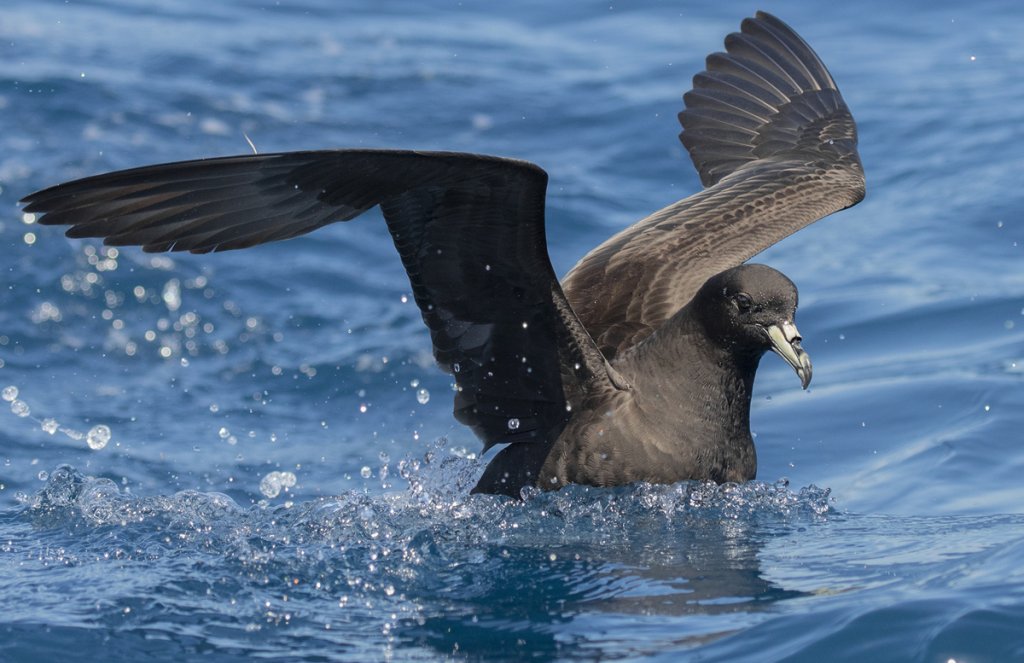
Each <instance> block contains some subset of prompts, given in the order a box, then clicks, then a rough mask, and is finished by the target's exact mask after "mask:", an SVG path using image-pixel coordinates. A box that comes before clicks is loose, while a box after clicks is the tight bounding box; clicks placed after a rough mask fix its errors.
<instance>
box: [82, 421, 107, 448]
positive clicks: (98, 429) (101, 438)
mask: <svg viewBox="0 0 1024 663" xmlns="http://www.w3.org/2000/svg"><path fill="white" fill-rule="evenodd" d="M107 442H110V427H109V426H104V425H103V424H100V425H98V426H93V427H92V428H90V429H89V432H88V433H87V434H86V436H85V443H86V444H88V445H89V448H90V449H93V450H97V451H98V450H99V449H102V448H103V447H105V446H107Z"/></svg>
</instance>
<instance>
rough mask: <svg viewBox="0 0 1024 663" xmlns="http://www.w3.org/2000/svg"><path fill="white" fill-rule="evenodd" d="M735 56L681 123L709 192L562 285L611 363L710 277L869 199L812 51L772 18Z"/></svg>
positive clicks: (848, 132)
mask: <svg viewBox="0 0 1024 663" xmlns="http://www.w3.org/2000/svg"><path fill="white" fill-rule="evenodd" d="M725 47H726V51H727V52H726V53H713V54H712V55H710V56H708V59H707V70H706V71H703V72H701V73H699V74H697V76H695V77H694V79H693V89H692V90H691V91H689V92H687V93H686V95H685V96H684V100H685V103H686V110H684V111H683V112H682V113H680V114H679V119H680V122H681V123H682V125H683V132H682V133H681V134H680V139H681V140H682V142H683V145H685V146H686V149H687V150H689V152H690V156H691V158H692V159H693V163H694V166H696V168H697V170H698V172H699V173H700V178H701V182H702V183H703V184H704V186H705V187H706V188H705V189H704V190H703V191H701V192H699V193H696V194H694V195H692V196H690V197H689V198H686V199H684V200H681V201H679V202H677V203H675V204H673V205H670V206H668V207H666V208H664V209H662V210H660V211H658V212H655V213H654V214H652V215H651V216H649V217H647V218H646V219H643V220H642V221H639V222H638V223H636V224H634V225H633V226H630V227H629V228H627V229H625V230H623V231H622V232H620V233H619V234H617V235H615V236H614V237H612V238H610V239H609V240H607V241H606V242H604V243H603V244H601V245H600V246H599V247H597V248H596V249H594V250H593V251H591V252H590V253H588V254H587V255H586V256H585V257H584V258H583V259H582V260H581V261H580V262H579V263H578V264H577V265H576V266H575V267H574V268H573V269H572V270H571V271H570V272H569V274H568V275H567V276H566V277H565V279H564V280H563V282H562V287H563V289H564V290H565V294H566V296H567V297H568V299H569V301H570V303H571V304H572V306H573V309H574V310H575V311H576V312H577V314H578V315H579V318H580V321H581V322H582V323H583V324H584V326H585V327H586V328H587V330H588V331H589V332H590V334H591V335H592V336H593V337H594V339H595V340H596V341H597V343H598V345H599V346H600V347H601V349H602V351H603V352H604V353H605V354H606V356H609V357H610V356H613V355H615V354H617V353H619V352H621V351H622V350H624V349H626V348H628V347H630V346H632V345H634V344H635V343H637V342H638V341H640V340H642V339H643V338H645V337H646V336H648V335H649V334H651V333H652V332H653V331H654V330H655V329H656V328H657V327H658V326H660V325H661V324H662V323H663V322H664V321H665V320H667V319H668V318H669V317H671V316H672V315H673V314H674V313H675V312H676V311H678V310H679V309H680V308H682V307H683V306H685V305H686V303H687V302H689V301H690V299H691V298H692V297H693V295H694V294H695V293H696V292H697V290H698V289H699V288H700V286H701V285H702V284H703V283H704V282H705V281H706V280H707V279H708V278H710V277H711V276H713V275H715V274H717V273H719V272H721V271H724V270H726V269H729V268H731V267H735V266H737V265H739V264H741V263H742V262H744V261H746V260H747V259H749V258H751V257H752V256H754V255H755V254H757V253H759V252H761V251H763V250H764V249H766V248H768V247H769V246H771V245H772V244H774V243H775V242H777V241H779V240H781V239H782V238H784V237H786V236H788V235H790V234H792V233H794V232H796V231H797V230H799V229H800V228H803V227H804V226H806V225H808V224H810V223H813V222H814V221H817V220H818V219H820V218H822V217H824V216H826V215H828V214H831V213H832V212H836V211H838V210H841V209H844V208H846V207H850V206H851V205H854V204H856V203H857V202H858V201H860V200H861V199H862V198H863V197H864V172H863V170H862V168H861V164H860V157H859V155H858V154H857V128H856V125H855V124H854V121H853V117H852V116H851V115H850V111H849V110H848V109H847V107H846V103H845V102H844V101H843V98H842V96H841V95H840V94H839V89H838V88H837V87H836V84H835V81H834V80H833V79H832V76H831V75H830V74H829V72H828V70H827V69H826V68H825V65H824V64H823V63H822V61H821V59H819V58H818V56H817V55H816V54H815V53H814V51H813V50H811V47H810V46H808V45H807V43H806V42H805V41H804V40H803V39H801V38H800V36H799V35H797V34H796V32H794V31H793V30H792V28H790V27H789V26H787V25H786V24H785V23H783V22H782V21H780V20H779V19H777V18H775V17H774V16H771V15H769V14H766V13H764V12H758V14H757V16H756V17H755V18H748V19H746V20H744V21H743V24H742V31H741V32H739V33H733V34H730V35H729V36H728V37H726V40H725Z"/></svg>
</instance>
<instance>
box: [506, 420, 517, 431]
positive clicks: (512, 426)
mask: <svg viewBox="0 0 1024 663" xmlns="http://www.w3.org/2000/svg"><path fill="white" fill-rule="evenodd" d="M508 429H509V430H518V429H519V420H518V419H515V418H512V419H509V420H508Z"/></svg>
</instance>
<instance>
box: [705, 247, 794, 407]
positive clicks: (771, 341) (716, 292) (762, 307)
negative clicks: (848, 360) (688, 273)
mask: <svg viewBox="0 0 1024 663" xmlns="http://www.w3.org/2000/svg"><path fill="white" fill-rule="evenodd" d="M694 300H695V301H694V303H695V304H697V311H698V316H699V317H700V319H701V321H702V323H703V324H704V327H705V329H706V330H707V332H708V335H709V337H710V338H711V339H712V341H713V342H714V343H716V344H718V345H720V346H722V347H725V348H727V349H729V350H730V351H732V352H734V353H736V354H753V355H755V356H757V357H760V356H761V355H762V354H764V352H765V351H767V350H772V351H773V352H775V353H776V354H778V355H779V356H780V357H782V358H783V359H784V360H785V361H786V363H787V364H789V365H790V366H792V367H793V370H795V371H796V374H797V376H798V377H799V378H800V383H801V385H802V386H803V388H804V389H806V388H807V385H808V384H810V382H811V358H810V357H809V356H808V355H807V353H806V352H804V350H803V348H802V347H800V341H801V337H800V332H798V331H797V328H796V323H795V321H794V318H795V316H796V307H797V291H796V286H795V285H793V282H792V281H790V280H789V279H788V278H787V277H786V276H785V275H784V274H782V273H781V272H779V271H778V270H775V269H772V268H771V267H768V266H767V265H757V264H750V265H740V266H739V267H734V268H732V269H728V270H726V271H724V272H721V273H719V274H716V275H715V276H712V277H711V278H710V279H708V280H707V282H705V283H704V285H703V286H702V287H701V289H700V291H699V292H698V293H697V295H696V297H695V298H694Z"/></svg>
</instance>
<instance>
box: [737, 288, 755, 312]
mask: <svg viewBox="0 0 1024 663" xmlns="http://www.w3.org/2000/svg"><path fill="white" fill-rule="evenodd" d="M732 299H733V301H734V302H736V307H737V308H739V310H740V313H746V312H747V311H749V310H750V307H751V306H753V305H754V300H752V299H751V298H750V295H748V294H747V293H745V292H741V293H739V294H737V295H736V296H735V297H733V298H732Z"/></svg>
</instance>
